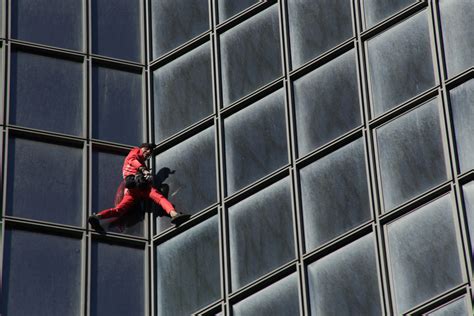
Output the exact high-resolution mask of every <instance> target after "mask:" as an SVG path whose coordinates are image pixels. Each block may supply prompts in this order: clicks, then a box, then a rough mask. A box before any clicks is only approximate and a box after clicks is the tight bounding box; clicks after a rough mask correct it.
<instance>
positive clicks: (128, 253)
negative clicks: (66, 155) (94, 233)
mask: <svg viewBox="0 0 474 316" xmlns="http://www.w3.org/2000/svg"><path fill="white" fill-rule="evenodd" d="M90 288H91V315H97V316H99V315H144V314H145V299H146V298H145V251H144V249H140V248H131V247H125V246H119V245H114V244H108V243H102V242H96V241H93V242H92V247H91V285H90Z"/></svg>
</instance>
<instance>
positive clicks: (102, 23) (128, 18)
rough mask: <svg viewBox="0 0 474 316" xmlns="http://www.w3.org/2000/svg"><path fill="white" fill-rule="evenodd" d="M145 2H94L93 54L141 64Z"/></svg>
mask: <svg viewBox="0 0 474 316" xmlns="http://www.w3.org/2000/svg"><path fill="white" fill-rule="evenodd" d="M141 3H143V1H141V0H94V1H91V4H92V8H91V12H92V52H93V53H95V54H100V55H105V56H110V57H114V58H120V59H128V60H133V61H141V43H142V35H141V31H140V30H141V28H142V27H141V25H140V24H141V18H140V16H141V14H142V13H141V12H140V11H141V10H142V7H141Z"/></svg>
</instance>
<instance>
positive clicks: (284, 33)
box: [279, 0, 309, 315]
mask: <svg viewBox="0 0 474 316" xmlns="http://www.w3.org/2000/svg"><path fill="white" fill-rule="evenodd" d="M279 4H280V8H279V9H280V10H279V15H280V38H281V45H280V47H281V56H282V59H283V62H282V65H283V74H284V77H285V79H284V89H285V114H286V137H287V146H288V147H287V148H288V161H289V162H290V175H289V179H290V189H291V209H292V219H293V225H292V226H293V244H294V255H296V260H297V261H296V273H297V280H298V305H299V310H300V313H301V314H302V315H308V314H309V312H308V295H307V287H306V279H307V276H306V274H305V272H306V271H305V267H304V263H303V260H302V254H303V253H304V248H303V245H304V237H303V228H302V227H303V224H302V220H303V216H302V214H301V209H300V205H299V200H300V199H299V196H300V192H299V186H298V183H299V179H298V171H297V168H296V162H295V161H296V157H297V156H298V152H297V145H296V125H295V118H294V116H295V114H294V103H293V100H294V98H293V89H292V79H291V78H290V69H291V50H290V40H289V30H288V28H289V21H288V6H287V1H286V0H282V1H280V3H279Z"/></svg>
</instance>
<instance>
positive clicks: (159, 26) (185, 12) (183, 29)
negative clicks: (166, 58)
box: [151, 0, 209, 58]
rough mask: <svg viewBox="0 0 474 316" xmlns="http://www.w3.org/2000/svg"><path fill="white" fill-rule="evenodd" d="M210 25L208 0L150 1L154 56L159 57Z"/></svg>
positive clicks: (205, 29)
mask: <svg viewBox="0 0 474 316" xmlns="http://www.w3.org/2000/svg"><path fill="white" fill-rule="evenodd" d="M208 29H209V3H208V0H193V1H189V0H152V1H151V35H152V50H153V54H152V57H153V58H158V57H160V56H161V55H163V54H164V53H166V52H168V51H170V50H172V49H173V48H176V47H178V46H179V45H181V44H183V43H185V42H187V41H189V40H191V39H192V38H193V37H195V36H197V35H199V34H201V33H203V32H205V31H207V30H208Z"/></svg>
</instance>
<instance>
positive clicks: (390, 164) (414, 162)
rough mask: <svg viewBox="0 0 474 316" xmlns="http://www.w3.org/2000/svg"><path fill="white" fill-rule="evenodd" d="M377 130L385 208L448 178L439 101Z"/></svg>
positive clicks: (415, 110)
mask: <svg viewBox="0 0 474 316" xmlns="http://www.w3.org/2000/svg"><path fill="white" fill-rule="evenodd" d="M375 133H376V137H377V147H378V156H379V169H380V175H381V176H380V177H381V179H380V180H381V182H382V191H383V192H382V193H383V200H384V206H385V210H390V209H391V208H393V207H395V206H397V205H399V204H402V203H403V202H406V201H407V200H409V199H411V198H414V197H415V196H417V195H419V194H421V193H423V192H425V191H427V190H429V189H431V188H433V187H434V186H436V185H438V184H440V183H442V182H443V181H445V180H446V179H447V175H446V166H445V160H444V150H443V142H442V133H441V126H440V118H439V110H438V100H436V99H434V100H432V101H430V102H428V103H426V104H424V105H422V106H420V107H418V108H416V109H414V110H412V111H410V112H408V113H406V114H404V115H402V116H401V117H399V118H397V119H395V120H393V121H391V122H389V123H387V124H386V125H383V126H382V127H380V128H378V129H377V130H376V132H375ZM415 174H416V177H413V175H415Z"/></svg>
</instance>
